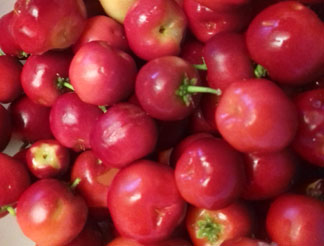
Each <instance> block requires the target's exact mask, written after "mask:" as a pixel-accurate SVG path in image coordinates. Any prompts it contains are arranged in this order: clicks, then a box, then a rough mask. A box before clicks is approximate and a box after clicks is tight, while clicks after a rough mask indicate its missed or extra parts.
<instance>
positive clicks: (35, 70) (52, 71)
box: [21, 51, 72, 107]
mask: <svg viewBox="0 0 324 246" xmlns="http://www.w3.org/2000/svg"><path fill="white" fill-rule="evenodd" d="M71 59H72V57H71V55H70V54H69V53H65V52H52V51H50V52H46V53H45V54H42V55H31V56H30V57H28V59H27V60H26V63H25V65H24V67H23V69H22V73H21V85H22V87H23V89H24V92H25V94H26V95H27V96H28V97H29V98H30V99H31V100H32V101H33V102H35V103H38V104H41V105H43V106H46V107H51V106H52V105H53V104H54V102H55V101H56V99H57V98H58V97H59V95H61V94H62V93H63V92H65V91H66V90H65V89H64V87H63V86H62V85H59V78H61V79H64V80H66V79H67V78H68V75H69V66H70V62H71Z"/></svg>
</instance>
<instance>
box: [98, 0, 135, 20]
mask: <svg viewBox="0 0 324 246" xmlns="http://www.w3.org/2000/svg"><path fill="white" fill-rule="evenodd" d="M99 1H100V3H101V5H102V7H103V9H104V10H105V12H106V14H107V15H108V16H111V17H112V18H114V19H115V20H117V21H118V22H119V23H123V22H124V19H125V16H126V14H127V12H128V10H129V9H130V8H131V7H132V6H133V4H134V3H135V2H136V1H137V0H99Z"/></svg>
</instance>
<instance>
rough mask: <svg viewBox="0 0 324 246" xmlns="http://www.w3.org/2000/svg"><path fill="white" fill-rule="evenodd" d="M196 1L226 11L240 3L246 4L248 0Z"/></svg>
mask: <svg viewBox="0 0 324 246" xmlns="http://www.w3.org/2000/svg"><path fill="white" fill-rule="evenodd" d="M195 1H196V2H197V3H200V4H202V5H204V6H206V7H208V8H210V9H213V10H218V11H226V10H227V11H228V10H232V9H235V8H238V7H241V6H242V5H245V4H248V3H249V2H250V0H230V1H228V0H226V1H224V0H216V1H215V0H195Z"/></svg>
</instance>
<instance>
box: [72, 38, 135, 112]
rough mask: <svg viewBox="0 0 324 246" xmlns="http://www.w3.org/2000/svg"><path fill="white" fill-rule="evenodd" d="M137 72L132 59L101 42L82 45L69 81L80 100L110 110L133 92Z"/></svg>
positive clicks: (73, 60) (73, 62)
mask: <svg viewBox="0 0 324 246" xmlns="http://www.w3.org/2000/svg"><path fill="white" fill-rule="evenodd" d="M136 73H137V68H136V64H135V61H134V60H133V58H132V57H131V56H130V55H128V54H127V53H125V52H124V51H121V50H119V49H115V48H113V47H111V46H109V45H108V44H107V43H105V42H103V41H92V42H90V43H87V44H84V45H83V46H82V47H81V48H80V49H79V50H78V51H77V53H76V54H75V56H74V57H73V59H72V62H71V65H70V69H69V77H70V81H71V84H72V86H73V88H74V90H75V92H76V94H78V96H79V97H80V99H81V100H82V101H83V102H85V103H89V104H94V105H106V106H110V105H112V104H114V103H117V102H119V101H122V100H124V99H126V98H127V97H128V96H129V95H130V94H131V93H132V91H133V88H134V84H135V79H136Z"/></svg>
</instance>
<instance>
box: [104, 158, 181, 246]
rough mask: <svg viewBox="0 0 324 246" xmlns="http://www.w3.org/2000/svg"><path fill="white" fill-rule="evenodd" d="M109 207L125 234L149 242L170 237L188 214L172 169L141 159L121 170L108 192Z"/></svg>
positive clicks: (116, 224)
mask: <svg viewBox="0 0 324 246" xmlns="http://www.w3.org/2000/svg"><path fill="white" fill-rule="evenodd" d="M108 208H109V211H110V214H111V217H112V220H113V222H114V225H115V228H116V229H117V231H118V232H119V233H120V234H121V235H122V236H124V237H129V238H132V239H135V240H137V241H139V242H142V243H146V244H150V243H154V242H158V241H161V240H164V239H167V238H168V237H169V236H170V235H171V233H172V232H173V230H174V229H175V228H176V227H177V226H178V225H179V224H180V223H181V221H182V220H183V218H184V216H185V210H186V209H185V208H186V204H185V202H184V201H183V199H182V198H181V196H180V194H179V192H178V190H177V188H176V184H175V180H174V174H173V169H172V168H170V167H168V166H166V165H163V164H159V163H156V162H153V161H148V160H140V161H137V162H134V163H132V164H131V165H130V166H128V167H126V168H124V169H122V170H121V171H120V172H119V173H118V174H117V175H116V177H115V179H114V181H113V183H112V185H111V188H110V191H109V193H108Z"/></svg>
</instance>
